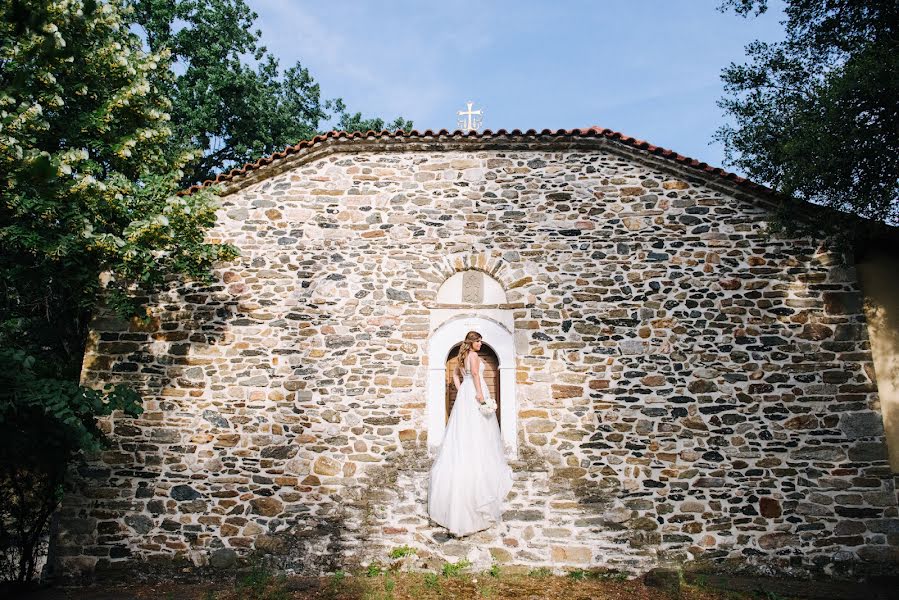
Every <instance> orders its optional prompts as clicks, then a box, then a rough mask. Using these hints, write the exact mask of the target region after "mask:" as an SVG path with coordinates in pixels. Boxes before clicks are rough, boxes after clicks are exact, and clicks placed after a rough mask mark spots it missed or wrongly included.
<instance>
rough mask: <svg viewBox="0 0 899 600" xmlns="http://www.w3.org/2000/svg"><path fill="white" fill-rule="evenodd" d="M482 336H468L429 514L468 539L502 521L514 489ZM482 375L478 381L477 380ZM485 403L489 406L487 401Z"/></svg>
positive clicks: (434, 477) (461, 351)
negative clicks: (491, 393) (489, 384)
mask: <svg viewBox="0 0 899 600" xmlns="http://www.w3.org/2000/svg"><path fill="white" fill-rule="evenodd" d="M481 343H482V342H481V334H479V333H478V332H476V331H469V332H468V334H466V336H465V340H463V342H462V345H461V347H460V348H459V370H461V371H462V374H463V376H464V379H462V381H461V382H460V381H459V377H458V373H457V372H456V371H454V372H453V382H454V383H455V384H456V388H457V389H458V390H459V393H458V396H457V397H456V402H455V404H454V405H453V409H452V412H451V413H450V418H449V422H448V423H447V425H446V432H445V433H444V436H443V442H442V443H441V445H440V448H439V449H438V451H437V458H436V459H435V460H434V464H433V465H432V466H431V473H430V486H429V488H428V514H429V515H430V517H431V519H433V520H434V521H436V522H437V523H439V524H440V525H443V526H444V527H446V528H447V529H448V530H449V531H450V533H452V534H454V535H457V536H465V535H468V534H470V533H474V532H476V531H481V530H483V529H487V528H488V527H490V526H491V525H492V524H494V523H498V522H499V521H500V516H501V514H502V504H503V500H504V499H505V497H506V494H508V493H509V490H511V489H512V469H511V468H510V467H509V465H508V464H507V463H506V456H505V453H504V451H503V442H502V438H501V437H500V431H499V423H497V421H496V413H495V412H494V411H493V408H495V406H496V405H495V404H494V403H493V402H492V401H491V400H490V398H489V392H488V391H487V383H486V381H485V380H484V362H483V361H482V360H481V358H480V357H479V356H478V350H480V349H481ZM475 373H476V374H477V375H474V374H475ZM485 397H486V398H487V400H485Z"/></svg>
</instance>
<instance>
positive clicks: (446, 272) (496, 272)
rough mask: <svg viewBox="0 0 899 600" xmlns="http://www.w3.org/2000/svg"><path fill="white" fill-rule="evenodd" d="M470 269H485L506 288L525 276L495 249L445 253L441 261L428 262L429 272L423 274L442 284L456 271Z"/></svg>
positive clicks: (485, 271) (484, 270)
mask: <svg viewBox="0 0 899 600" xmlns="http://www.w3.org/2000/svg"><path fill="white" fill-rule="evenodd" d="M469 269H474V270H477V271H483V272H484V273H486V274H487V275H489V276H490V277H492V278H493V279H495V280H497V281H498V282H499V284H500V285H501V286H502V287H503V289H504V290H509V289H510V288H511V287H513V283H514V282H515V281H516V280H517V279H520V278H521V277H523V273H518V272H517V271H516V270H515V269H512V268H510V267H509V265H508V264H507V263H506V262H505V261H504V260H503V259H502V256H501V255H500V254H499V253H498V252H496V251H494V250H484V251H480V252H476V251H472V250H465V251H463V252H455V253H453V254H447V255H444V256H442V257H441V258H440V260H439V261H433V262H430V263H428V265H427V270H428V273H427V274H425V273H423V275H425V276H426V278H427V279H429V280H431V281H434V282H436V283H440V284H442V283H444V282H445V281H446V280H447V279H449V278H450V277H452V276H453V275H455V274H456V273H458V272H460V271H466V270H469Z"/></svg>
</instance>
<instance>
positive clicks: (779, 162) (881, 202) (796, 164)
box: [716, 0, 899, 242]
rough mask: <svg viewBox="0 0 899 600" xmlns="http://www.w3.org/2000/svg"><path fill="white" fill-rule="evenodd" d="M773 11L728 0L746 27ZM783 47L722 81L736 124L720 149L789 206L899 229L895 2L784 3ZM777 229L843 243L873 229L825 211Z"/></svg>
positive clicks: (722, 134)
mask: <svg viewBox="0 0 899 600" xmlns="http://www.w3.org/2000/svg"><path fill="white" fill-rule="evenodd" d="M767 8H768V5H767V1H766V0H725V1H724V2H723V4H722V5H721V9H722V10H727V9H732V10H734V11H735V12H736V13H738V14H740V15H743V16H748V15H759V14H761V13H763V12H765V11H766V10H767ZM785 26H786V38H785V40H784V41H782V42H779V43H765V42H760V41H756V42H754V43H752V44H750V45H749V46H747V48H746V51H747V55H748V58H749V59H750V61H749V62H748V63H747V64H743V65H737V64H733V63H732V64H731V65H730V66H729V67H727V68H725V69H724V71H723V73H722V79H723V80H724V83H725V90H726V92H727V94H728V97H726V98H724V99H722V100H721V101H720V102H719V105H720V106H721V107H722V108H724V109H725V111H726V112H727V113H728V114H729V115H730V116H731V117H732V118H733V123H734V124H733V125H726V126H724V127H722V128H720V129H719V130H718V132H717V134H716V139H718V140H720V141H722V142H723V143H724V146H725V153H726V157H727V162H728V163H729V164H731V165H734V166H736V167H739V168H740V169H741V170H742V171H743V172H745V173H746V174H747V175H748V176H749V177H750V178H751V179H753V180H755V181H758V182H759V183H764V184H767V185H768V186H770V187H771V188H773V189H774V190H776V191H777V192H781V193H782V194H784V195H785V196H787V197H792V198H798V199H801V200H805V201H809V202H812V203H816V204H820V205H823V206H826V207H828V208H831V209H835V210H837V211H840V212H842V213H845V214H847V215H852V216H858V217H862V218H864V219H869V220H873V221H875V222H881V223H888V224H896V223H897V222H899V202H897V197H899V77H897V75H896V74H897V73H899V2H897V1H896V0H864V1H856V0H787V2H786V20H785ZM797 210H798V208H797V205H796V203H795V202H785V203H783V205H782V206H781V210H780V211H779V212H778V214H777V221H776V226H777V227H776V228H778V229H787V230H790V231H794V232H805V233H811V234H818V235H820V234H822V233H823V234H826V235H832V236H834V237H836V238H838V239H841V240H842V241H844V242H846V241H849V240H850V239H853V238H859V237H865V236H866V235H868V234H870V233H871V230H872V229H876V228H877V226H876V225H875V224H872V223H871V222H870V221H869V222H865V221H861V220H858V219H853V218H840V219H834V218H833V215H834V213H832V212H831V213H829V216H828V212H827V211H821V212H819V213H817V214H818V217H817V218H813V219H812V220H811V221H804V220H799V219H796V211H797Z"/></svg>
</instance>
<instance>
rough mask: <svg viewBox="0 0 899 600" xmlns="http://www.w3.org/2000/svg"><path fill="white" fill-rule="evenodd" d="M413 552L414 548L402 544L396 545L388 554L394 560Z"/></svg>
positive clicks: (414, 551)
mask: <svg viewBox="0 0 899 600" xmlns="http://www.w3.org/2000/svg"><path fill="white" fill-rule="evenodd" d="M415 553H416V550H415V548H412V547H410V546H406V545H403V546H397V547H396V548H394V549H393V550H391V551H390V554H389V556H390V558H392V559H394V560H396V559H397V558H402V557H404V556H411V555H413V554H415Z"/></svg>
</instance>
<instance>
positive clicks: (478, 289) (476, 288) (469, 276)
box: [462, 270, 484, 304]
mask: <svg viewBox="0 0 899 600" xmlns="http://www.w3.org/2000/svg"><path fill="white" fill-rule="evenodd" d="M462 302H464V303H466V304H483V302H484V276H483V275H482V274H481V272H480V271H474V270H470V271H463V273H462Z"/></svg>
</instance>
